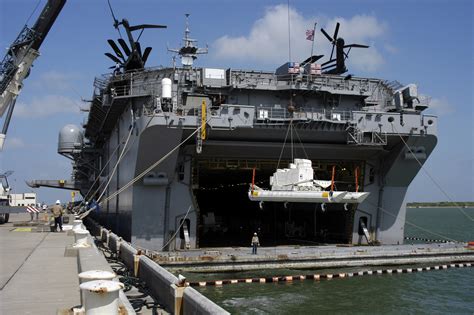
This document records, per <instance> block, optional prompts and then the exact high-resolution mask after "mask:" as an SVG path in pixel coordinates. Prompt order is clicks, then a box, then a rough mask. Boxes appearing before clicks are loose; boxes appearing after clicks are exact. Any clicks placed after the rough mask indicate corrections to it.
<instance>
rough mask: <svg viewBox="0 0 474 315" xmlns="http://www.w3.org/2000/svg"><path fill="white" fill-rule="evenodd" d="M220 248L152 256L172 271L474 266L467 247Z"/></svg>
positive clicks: (422, 245) (325, 246) (472, 252)
mask: <svg viewBox="0 0 474 315" xmlns="http://www.w3.org/2000/svg"><path fill="white" fill-rule="evenodd" d="M251 253H252V250H251V248H250V247H247V248H246V247H221V248H206V249H195V250H189V251H175V252H153V253H151V256H152V257H153V260H155V261H156V262H157V263H159V264H160V265H161V266H163V267H164V268H166V269H169V270H171V271H195V272H219V271H246V270H259V269H278V268H296V269H306V268H307V269H314V268H337V267H352V266H384V265H409V264H433V263H454V262H474V250H473V249H472V248H468V247H467V243H437V244H406V245H384V246H336V245H324V246H277V247H261V248H259V249H258V255H252V254H251Z"/></svg>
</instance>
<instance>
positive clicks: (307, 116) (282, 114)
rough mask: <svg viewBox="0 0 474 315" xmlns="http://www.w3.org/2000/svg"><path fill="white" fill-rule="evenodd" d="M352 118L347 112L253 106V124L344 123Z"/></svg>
mask: <svg viewBox="0 0 474 315" xmlns="http://www.w3.org/2000/svg"><path fill="white" fill-rule="evenodd" d="M352 118H353V116H352V112H351V111H348V110H333V109H330V110H328V109H325V108H314V107H302V108H299V109H297V110H295V111H293V112H290V111H289V110H288V109H287V108H282V107H275V106H262V105H260V106H255V122H257V123H258V122H265V123H268V122H272V121H281V120H296V121H308V120H309V121H311V120H314V121H331V122H340V123H346V122H348V121H351V120H352Z"/></svg>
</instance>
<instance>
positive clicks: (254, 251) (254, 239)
mask: <svg viewBox="0 0 474 315" xmlns="http://www.w3.org/2000/svg"><path fill="white" fill-rule="evenodd" d="M250 246H252V255H257V246H260V241H259V240H258V236H257V233H256V232H255V233H253V237H252V242H251V244H250Z"/></svg>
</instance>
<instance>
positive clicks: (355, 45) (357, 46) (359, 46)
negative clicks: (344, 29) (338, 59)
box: [344, 44, 370, 48]
mask: <svg viewBox="0 0 474 315" xmlns="http://www.w3.org/2000/svg"><path fill="white" fill-rule="evenodd" d="M349 47H351V48H352V47H354V48H369V47H370V46H367V45H361V44H350V45H344V48H349Z"/></svg>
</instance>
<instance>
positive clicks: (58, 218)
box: [51, 200, 64, 232]
mask: <svg viewBox="0 0 474 315" xmlns="http://www.w3.org/2000/svg"><path fill="white" fill-rule="evenodd" d="M51 212H52V213H53V216H54V230H53V232H57V230H58V225H59V229H60V230H61V232H62V231H63V222H62V221H63V214H64V210H63V207H62V206H61V201H59V200H56V204H55V205H54V206H52V207H51Z"/></svg>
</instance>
